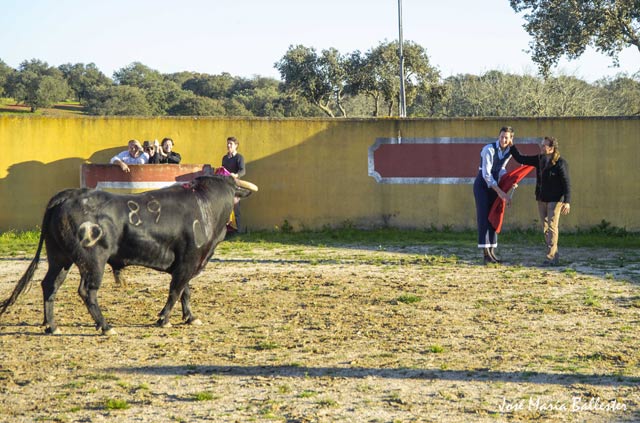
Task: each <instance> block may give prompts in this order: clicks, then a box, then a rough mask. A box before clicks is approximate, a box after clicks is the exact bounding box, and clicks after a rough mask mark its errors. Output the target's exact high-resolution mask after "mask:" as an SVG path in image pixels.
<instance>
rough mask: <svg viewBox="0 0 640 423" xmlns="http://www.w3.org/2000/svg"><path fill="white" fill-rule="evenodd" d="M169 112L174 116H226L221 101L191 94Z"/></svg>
mask: <svg viewBox="0 0 640 423" xmlns="http://www.w3.org/2000/svg"><path fill="white" fill-rule="evenodd" d="M167 112H168V113H169V114H170V115H172V116H224V115H225V114H226V111H225V108H224V105H223V104H222V103H221V102H220V100H214V99H211V98H208V97H201V96H197V95H195V94H189V95H186V96H184V97H183V98H182V99H180V100H179V101H178V102H177V103H176V104H174V105H173V106H171V107H170V108H169V109H168V110H167Z"/></svg>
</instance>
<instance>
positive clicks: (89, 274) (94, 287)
mask: <svg viewBox="0 0 640 423" xmlns="http://www.w3.org/2000/svg"><path fill="white" fill-rule="evenodd" d="M103 274H104V265H102V266H91V268H90V269H84V270H83V269H80V286H79V287H78V295H80V298H82V301H83V302H84V304H85V305H86V306H87V310H89V314H90V315H91V317H93V320H94V321H95V323H96V329H102V334H103V335H115V333H116V332H115V331H114V330H113V329H112V328H111V326H109V325H108V324H107V322H106V320H105V318H104V316H103V315H102V311H101V310H100V306H99V305H98V289H99V288H100V285H101V284H102V276H103Z"/></svg>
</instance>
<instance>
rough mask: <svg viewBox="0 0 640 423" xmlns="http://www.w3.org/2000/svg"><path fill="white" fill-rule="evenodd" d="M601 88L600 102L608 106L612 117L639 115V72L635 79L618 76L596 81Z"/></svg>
mask: <svg viewBox="0 0 640 423" xmlns="http://www.w3.org/2000/svg"><path fill="white" fill-rule="evenodd" d="M596 85H598V86H599V87H601V88H602V93H601V97H600V99H599V101H600V102H602V103H606V104H608V105H609V106H610V110H611V112H612V114H614V115H620V116H632V115H640V72H638V73H636V75H635V77H629V76H625V75H619V76H617V77H616V78H614V79H610V78H606V79H603V80H600V81H596Z"/></svg>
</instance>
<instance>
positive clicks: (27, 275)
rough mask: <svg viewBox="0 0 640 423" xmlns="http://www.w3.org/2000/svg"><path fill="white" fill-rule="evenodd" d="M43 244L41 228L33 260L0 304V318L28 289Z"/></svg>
mask: <svg viewBox="0 0 640 423" xmlns="http://www.w3.org/2000/svg"><path fill="white" fill-rule="evenodd" d="M43 243H44V228H43V231H42V232H40V243H39V244H38V251H36V256H35V257H34V258H33V260H31V264H30V265H29V267H28V268H27V271H26V272H24V275H22V277H21V278H20V280H19V281H18V284H17V285H16V287H15V288H14V289H13V292H12V293H11V296H10V297H9V298H7V299H6V300H4V301H2V302H1V303H0V316H2V315H3V314H4V312H5V311H7V308H9V306H11V305H13V303H15V302H16V300H17V299H18V297H19V296H20V295H21V294H22V293H23V292H24V291H25V290H27V288H28V287H29V282H31V279H32V278H33V274H34V273H35V272H36V269H37V268H38V262H39V261H40V252H41V251H42V244H43Z"/></svg>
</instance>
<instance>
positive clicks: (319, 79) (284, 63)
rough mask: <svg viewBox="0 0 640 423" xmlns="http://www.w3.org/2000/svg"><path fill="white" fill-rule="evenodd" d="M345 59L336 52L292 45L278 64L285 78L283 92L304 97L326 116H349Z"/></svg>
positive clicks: (276, 65) (276, 64)
mask: <svg viewBox="0 0 640 423" xmlns="http://www.w3.org/2000/svg"><path fill="white" fill-rule="evenodd" d="M344 65H345V63H344V58H343V57H342V56H341V55H340V54H339V53H338V51H337V50H335V49H330V50H324V51H323V52H322V54H321V55H318V54H317V53H316V50H315V49H314V48H311V47H305V46H303V45H298V46H295V47H294V46H289V50H288V51H287V53H286V54H285V55H284V56H283V57H282V59H280V60H279V61H278V62H276V63H275V65H274V66H275V68H276V69H278V71H279V72H280V75H281V77H282V79H283V81H284V82H283V86H282V88H283V90H284V91H285V92H287V93H289V94H293V95H296V96H299V97H302V98H304V99H305V100H307V101H308V102H309V103H311V104H313V105H315V106H317V107H318V108H320V110H322V111H323V112H324V113H325V114H326V115H328V116H331V117H335V115H336V112H340V113H341V114H342V116H346V114H347V113H346V111H345V110H344V107H343V98H342V96H343V94H344V88H345V85H346V71H345V69H344Z"/></svg>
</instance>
